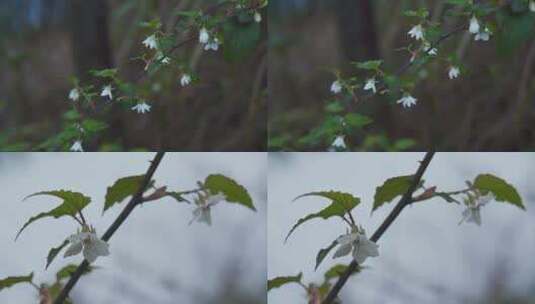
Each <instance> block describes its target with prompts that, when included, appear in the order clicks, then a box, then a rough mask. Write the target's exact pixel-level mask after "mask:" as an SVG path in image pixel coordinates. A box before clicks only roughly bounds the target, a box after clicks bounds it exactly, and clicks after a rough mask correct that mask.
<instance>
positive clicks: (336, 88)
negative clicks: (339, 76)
mask: <svg viewBox="0 0 535 304" xmlns="http://www.w3.org/2000/svg"><path fill="white" fill-rule="evenodd" d="M331 92H332V93H333V94H338V93H340V92H342V84H341V83H340V81H338V80H336V81H335V82H333V83H332V84H331Z"/></svg>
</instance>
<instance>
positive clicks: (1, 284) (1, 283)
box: [0, 272, 33, 291]
mask: <svg viewBox="0 0 535 304" xmlns="http://www.w3.org/2000/svg"><path fill="white" fill-rule="evenodd" d="M32 280H33V272H32V273H30V274H29V275H27V276H25V277H7V278H5V279H3V280H0V291H2V289H5V288H9V287H12V286H14V285H16V284H20V283H31V282H32Z"/></svg>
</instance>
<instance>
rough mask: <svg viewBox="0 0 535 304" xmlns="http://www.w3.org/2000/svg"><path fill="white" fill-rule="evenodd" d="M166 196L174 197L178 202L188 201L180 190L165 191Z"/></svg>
mask: <svg viewBox="0 0 535 304" xmlns="http://www.w3.org/2000/svg"><path fill="white" fill-rule="evenodd" d="M166 194H167V196H170V197H172V198H174V199H175V200H176V201H177V202H179V203H187V202H188V201H187V200H186V199H184V198H183V197H182V194H183V193H182V192H176V191H171V192H167V193H166Z"/></svg>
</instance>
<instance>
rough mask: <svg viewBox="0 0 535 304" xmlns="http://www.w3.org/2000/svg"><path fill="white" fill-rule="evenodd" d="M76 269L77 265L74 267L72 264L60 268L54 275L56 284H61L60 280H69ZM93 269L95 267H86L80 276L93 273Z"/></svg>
mask: <svg viewBox="0 0 535 304" xmlns="http://www.w3.org/2000/svg"><path fill="white" fill-rule="evenodd" d="M76 269H78V266H77V265H74V264H69V265H67V266H65V267H63V268H61V269H60V270H59V271H58V272H57V273H56V280H57V281H58V282H61V281H62V280H64V279H68V278H70V276H71V275H72V274H73V273H74V272H75V271H76ZM94 269H95V267H93V266H91V265H88V266H87V267H86V268H85V269H84V272H83V273H82V276H83V275H86V274H88V273H90V272H91V271H93V270H94Z"/></svg>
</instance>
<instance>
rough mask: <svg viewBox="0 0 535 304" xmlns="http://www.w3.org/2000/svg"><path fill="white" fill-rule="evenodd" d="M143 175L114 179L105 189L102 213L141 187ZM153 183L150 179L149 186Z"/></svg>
mask: <svg viewBox="0 0 535 304" xmlns="http://www.w3.org/2000/svg"><path fill="white" fill-rule="evenodd" d="M144 178H145V175H136V176H128V177H123V178H120V179H118V180H117V181H115V183H114V184H113V185H112V186H111V187H108V190H107V191H106V199H105V201H104V210H103V211H102V213H104V212H106V210H108V209H109V208H111V207H112V206H113V205H115V204H117V203H120V202H122V201H123V200H124V199H125V198H127V197H129V196H131V195H134V194H136V193H137V192H138V191H139V188H140V187H141V183H142V182H143V179H144ZM152 185H154V181H151V183H150V185H149V187H151V186H152Z"/></svg>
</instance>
